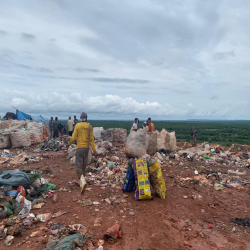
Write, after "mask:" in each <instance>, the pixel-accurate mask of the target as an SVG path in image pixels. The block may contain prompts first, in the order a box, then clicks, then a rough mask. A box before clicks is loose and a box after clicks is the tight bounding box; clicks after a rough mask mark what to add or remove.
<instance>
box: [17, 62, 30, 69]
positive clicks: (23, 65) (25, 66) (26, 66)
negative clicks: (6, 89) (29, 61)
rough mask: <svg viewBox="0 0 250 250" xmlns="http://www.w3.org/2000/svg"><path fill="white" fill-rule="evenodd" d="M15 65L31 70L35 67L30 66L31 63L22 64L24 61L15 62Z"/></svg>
mask: <svg viewBox="0 0 250 250" xmlns="http://www.w3.org/2000/svg"><path fill="white" fill-rule="evenodd" d="M13 65H14V66H15V67H18V68H22V69H29V70H32V69H33V67H32V66H30V65H25V64H22V63H13Z"/></svg>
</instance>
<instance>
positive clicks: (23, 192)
mask: <svg viewBox="0 0 250 250" xmlns="http://www.w3.org/2000/svg"><path fill="white" fill-rule="evenodd" d="M17 193H18V194H19V193H21V194H22V195H23V196H24V197H26V190H25V188H24V187H22V186H19V187H18V188H17Z"/></svg>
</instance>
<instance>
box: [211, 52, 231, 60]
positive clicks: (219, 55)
mask: <svg viewBox="0 0 250 250" xmlns="http://www.w3.org/2000/svg"><path fill="white" fill-rule="evenodd" d="M229 57H235V53H234V50H231V51H228V52H217V53H215V54H214V55H213V59H214V60H224V59H227V58H229Z"/></svg>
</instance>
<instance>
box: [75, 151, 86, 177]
mask: <svg viewBox="0 0 250 250" xmlns="http://www.w3.org/2000/svg"><path fill="white" fill-rule="evenodd" d="M88 153H89V149H88V148H78V149H77V150H76V154H75V156H76V166H75V167H76V174H77V177H78V179H80V178H81V175H83V176H85V174H86V166H87V160H88Z"/></svg>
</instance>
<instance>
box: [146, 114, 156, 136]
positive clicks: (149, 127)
mask: <svg viewBox="0 0 250 250" xmlns="http://www.w3.org/2000/svg"><path fill="white" fill-rule="evenodd" d="M147 122H148V132H153V131H154V130H155V126H154V123H153V122H152V121H151V118H150V117H149V118H148V121H147Z"/></svg>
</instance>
